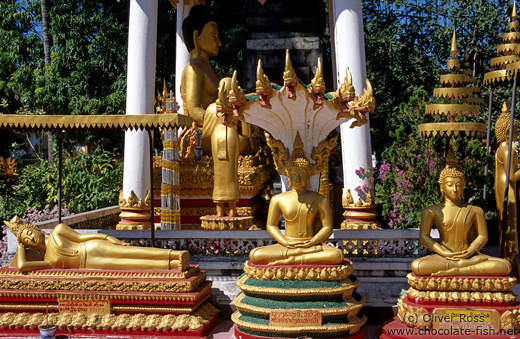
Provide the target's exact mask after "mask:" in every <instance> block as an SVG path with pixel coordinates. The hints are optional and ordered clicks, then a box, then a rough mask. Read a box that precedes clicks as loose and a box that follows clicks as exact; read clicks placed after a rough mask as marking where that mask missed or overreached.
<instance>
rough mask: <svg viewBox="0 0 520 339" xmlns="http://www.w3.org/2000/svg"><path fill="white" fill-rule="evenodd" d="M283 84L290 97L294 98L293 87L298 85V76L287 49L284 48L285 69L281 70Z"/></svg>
mask: <svg viewBox="0 0 520 339" xmlns="http://www.w3.org/2000/svg"><path fill="white" fill-rule="evenodd" d="M283 84H284V86H285V87H286V88H287V95H288V97H289V98H290V99H294V98H295V92H294V87H295V86H296V85H298V78H297V77H296V73H295V72H294V68H293V67H292V63H291V57H290V54H289V50H288V49H287V50H285V71H284V72H283Z"/></svg>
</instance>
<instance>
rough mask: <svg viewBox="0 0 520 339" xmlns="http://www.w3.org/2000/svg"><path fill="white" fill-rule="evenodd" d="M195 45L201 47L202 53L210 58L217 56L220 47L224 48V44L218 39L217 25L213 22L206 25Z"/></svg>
mask: <svg viewBox="0 0 520 339" xmlns="http://www.w3.org/2000/svg"><path fill="white" fill-rule="evenodd" d="M195 43H196V44H197V45H198V46H199V49H200V51H201V52H203V53H204V54H206V55H207V56H208V57H215V56H217V54H218V50H219V47H220V46H222V42H221V41H220V39H219V38H218V28H217V23H216V22H213V21H211V22H208V23H207V24H206V25H204V28H203V29H202V32H200V34H199V35H198V36H197V38H196V41H195Z"/></svg>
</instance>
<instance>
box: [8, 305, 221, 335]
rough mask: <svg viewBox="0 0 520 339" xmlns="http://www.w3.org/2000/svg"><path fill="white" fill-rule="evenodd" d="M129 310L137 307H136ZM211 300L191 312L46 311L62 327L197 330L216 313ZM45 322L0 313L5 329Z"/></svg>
mask: <svg viewBox="0 0 520 339" xmlns="http://www.w3.org/2000/svg"><path fill="white" fill-rule="evenodd" d="M132 311H138V308H136V309H135V310H132ZM219 312H220V311H219V310H218V309H216V308H215V307H214V306H213V305H211V303H208V302H206V303H204V304H203V305H201V307H199V308H198V309H197V310H196V311H195V312H193V313H192V314H191V315H188V314H181V315H174V314H166V315H160V314H148V315H147V314H143V313H137V314H128V313H123V314H117V315H116V314H106V315H100V314H96V313H94V314H85V313H74V314H73V313H68V312H65V313H49V314H48V321H49V324H52V325H56V326H58V327H59V328H61V329H63V330H72V329H77V330H79V329H91V330H116V331H117V330H119V331H123V330H134V331H135V330H143V331H147V330H150V331H154V330H159V331H177V330H181V331H185V330H187V329H190V330H194V331H200V330H202V329H203V328H204V327H205V326H207V325H208V324H209V323H210V321H212V320H213V319H214V318H215V317H216V316H217V315H218V314H219ZM46 322H47V316H46V314H45V313H40V312H38V313H34V314H32V315H31V314H29V313H26V312H23V313H14V312H7V313H3V314H1V316H0V326H1V327H2V328H4V330H7V329H9V328H14V329H29V328H30V329H33V330H35V329H37V328H38V327H39V326H40V325H44V324H46Z"/></svg>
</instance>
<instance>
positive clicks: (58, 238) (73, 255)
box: [4, 217, 189, 272]
mask: <svg viewBox="0 0 520 339" xmlns="http://www.w3.org/2000/svg"><path fill="white" fill-rule="evenodd" d="M4 223H5V224H6V225H7V227H8V228H9V230H10V231H11V232H12V233H13V234H14V235H15V236H16V239H17V243H18V252H17V253H16V255H15V257H14V258H13V261H12V262H11V265H13V266H16V267H18V269H19V270H20V271H21V272H28V271H34V270H39V269H47V268H75V269H116V270H125V269H127V270H133V269H144V270H169V269H178V270H180V271H185V270H187V269H188V267H189V252H188V251H175V250H168V249H163V248H149V247H136V246H129V244H127V243H124V242H122V241H121V240H119V239H116V238H114V237H112V236H109V235H107V234H102V233H95V234H80V233H78V232H76V231H74V230H73V229H72V228H70V227H69V226H67V225H65V224H59V225H57V226H56V227H55V228H54V229H53V230H52V232H51V233H50V234H49V236H48V237H45V234H44V233H43V232H42V230H40V228H39V227H38V226H36V225H32V224H22V222H21V221H20V219H19V218H18V217H14V218H13V219H12V220H11V221H4Z"/></svg>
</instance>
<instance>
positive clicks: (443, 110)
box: [425, 104, 480, 116]
mask: <svg viewBox="0 0 520 339" xmlns="http://www.w3.org/2000/svg"><path fill="white" fill-rule="evenodd" d="M479 113H480V106H479V105H468V104H429V105H426V111H425V114H430V115H438V114H439V115H442V114H444V115H453V116H456V115H477V114H479Z"/></svg>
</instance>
